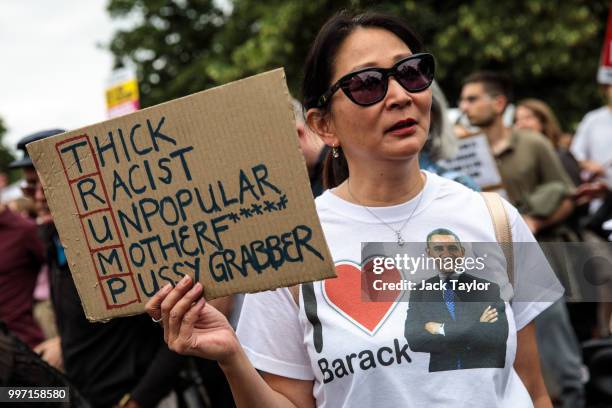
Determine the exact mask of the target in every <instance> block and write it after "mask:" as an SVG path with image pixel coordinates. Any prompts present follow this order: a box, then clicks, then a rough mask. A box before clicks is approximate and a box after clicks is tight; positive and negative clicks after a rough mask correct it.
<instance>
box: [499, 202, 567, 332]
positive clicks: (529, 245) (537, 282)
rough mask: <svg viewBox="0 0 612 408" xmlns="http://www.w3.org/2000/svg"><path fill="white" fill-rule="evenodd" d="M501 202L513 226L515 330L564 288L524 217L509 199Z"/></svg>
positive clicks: (513, 305)
mask: <svg viewBox="0 0 612 408" xmlns="http://www.w3.org/2000/svg"><path fill="white" fill-rule="evenodd" d="M504 203H505V204H506V211H507V212H508V216H509V219H510V223H511V226H512V240H513V246H514V285H513V286H514V296H513V302H512V310H513V311H514V321H515V324H516V330H517V331H518V330H521V329H522V328H523V327H525V326H526V325H527V324H528V323H529V322H531V321H532V320H533V319H534V318H535V317H536V316H537V315H539V314H540V313H542V312H543V311H544V310H546V309H547V308H548V307H550V305H552V304H553V303H554V302H555V301H557V300H558V299H559V298H561V296H563V292H564V289H563V286H562V285H561V283H560V282H559V279H557V276H556V275H555V272H554V271H553V269H552V268H551V266H550V264H549V262H548V260H547V259H546V256H545V255H544V252H542V249H541V248H540V245H539V244H538V243H537V241H536V239H535V237H534V236H533V234H532V233H531V231H530V230H529V227H528V226H527V224H526V223H525V221H524V220H523V218H522V217H521V216H520V214H519V213H518V211H517V210H516V208H514V207H513V206H512V205H510V204H509V203H508V202H504Z"/></svg>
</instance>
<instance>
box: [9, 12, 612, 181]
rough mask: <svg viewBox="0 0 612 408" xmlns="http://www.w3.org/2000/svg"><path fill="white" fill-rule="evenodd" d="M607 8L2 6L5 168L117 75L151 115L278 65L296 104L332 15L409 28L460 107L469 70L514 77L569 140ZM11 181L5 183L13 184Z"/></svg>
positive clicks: (593, 98) (594, 99) (86, 114)
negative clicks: (343, 12) (127, 76)
mask: <svg viewBox="0 0 612 408" xmlns="http://www.w3.org/2000/svg"><path fill="white" fill-rule="evenodd" d="M609 5H610V4H609V1H608V0H588V1H587V0H524V1H495V2H492V1H489V0H471V1H467V0H464V1H426V0H425V1H423V0H422V1H414V0H401V1H381V2H370V1H356V0H353V1H346V0H335V1H325V0H309V1H303V0H282V1H280V0H267V1H261V0H234V1H232V0H218V1H209V0H174V1H169V0H110V1H108V0H107V1H104V0H90V1H86V2H83V1H71V0H56V1H53V2H49V1H44V0H28V1H20V0H3V1H2V13H0V44H1V46H0V49H2V53H3V58H2V60H3V62H2V64H1V66H2V75H1V76H0V81H2V82H1V87H2V92H0V120H1V122H0V145H1V146H2V147H0V167H4V165H5V164H6V163H7V162H9V161H10V160H11V157H10V156H11V154H13V153H14V150H13V149H14V147H15V144H16V142H17V140H18V139H19V138H20V137H22V136H23V135H25V134H27V133H28V132H31V131H33V130H36V129H39V128H44V127H48V126H57V124H58V123H59V124H61V125H62V126H65V127H68V128H76V127H80V126H85V125H88V124H91V123H94V122H98V121H101V120H104V119H105V118H106V107H105V95H104V93H105V90H106V88H107V86H108V78H109V77H110V75H111V71H112V70H113V69H114V68H118V67H121V66H129V67H131V68H132V69H134V70H135V72H136V74H137V79H138V84H139V88H140V106H141V107H147V106H151V105H155V104H158V103H160V102H164V101H167V100H170V99H174V98H177V97H180V96H184V95H188V94H190V93H193V92H197V91H200V90H203V89H206V88H210V87H212V86H215V85H219V84H223V83H226V82H229V81H232V80H235V79H239V78H243V77H246V76H249V75H252V74H256V73H259V72H262V71H264V70H268V69H271V68H275V67H279V66H282V67H284V68H285V70H286V72H287V80H288V83H289V86H290V88H291V91H292V92H293V93H294V94H295V95H299V94H300V92H299V84H300V83H301V77H302V72H301V69H302V63H303V60H304V58H305V54H306V51H307V49H308V46H309V44H310V42H311V41H312V39H313V37H314V35H315V33H316V31H317V29H318V28H319V27H320V26H321V25H322V23H323V22H324V21H325V20H326V19H327V18H328V17H329V16H330V15H331V14H332V13H333V12H334V11H335V10H338V9H341V8H346V7H352V8H355V7H357V8H375V9H379V10H384V11H388V12H392V13H396V14H398V15H401V16H403V17H405V18H406V19H407V20H408V21H410V23H411V24H412V25H413V26H414V28H415V29H416V30H417V32H419V33H420V34H421V35H422V37H423V40H424V43H425V44H426V47H427V48H428V49H429V51H431V52H433V54H434V55H435V56H436V59H437V62H438V67H439V69H438V71H437V78H438V80H439V82H440V85H441V87H442V89H444V91H445V93H446V96H447V98H448V99H449V102H450V105H451V107H452V106H456V101H457V98H458V95H459V92H460V86H461V79H462V78H464V77H465V76H466V75H467V74H469V73H470V72H472V71H474V70H477V69H493V70H497V71H503V72H505V73H507V74H509V76H510V77H511V78H512V81H513V85H514V90H515V99H517V100H518V99H521V98H523V97H529V96H533V95H537V96H538V97H539V98H540V99H542V100H544V101H546V102H547V103H549V104H550V106H551V107H552V108H553V110H554V111H555V112H556V113H557V116H558V117H559V119H560V121H561V127H562V128H563V129H566V130H568V131H570V132H571V131H573V130H574V129H575V127H576V125H577V124H578V122H579V120H580V119H581V118H582V116H583V115H584V113H585V112H587V111H589V110H591V109H594V108H595V107H597V106H600V105H601V103H602V98H601V96H600V95H599V94H598V88H597V86H596V83H595V76H596V72H597V67H598V63H599V57H600V51H601V46H602V43H603V39H604V34H605V28H606V18H607V13H608V7H609ZM15 177H17V176H16V175H14V174H12V175H11V179H13V178H15Z"/></svg>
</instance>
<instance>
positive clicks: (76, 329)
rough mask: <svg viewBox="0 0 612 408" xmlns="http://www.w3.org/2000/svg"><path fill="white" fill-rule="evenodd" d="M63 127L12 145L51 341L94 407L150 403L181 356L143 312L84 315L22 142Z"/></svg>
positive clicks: (173, 375)
mask: <svg viewBox="0 0 612 408" xmlns="http://www.w3.org/2000/svg"><path fill="white" fill-rule="evenodd" d="M63 132H64V131H63V130H61V129H51V130H45V131H41V132H37V133H34V134H32V135H29V136H26V137H24V138H23V139H21V140H20V141H19V144H18V147H19V149H20V150H23V154H24V155H23V158H22V159H20V160H17V161H16V162H14V163H13V167H19V168H22V169H23V171H24V177H25V180H26V183H25V187H26V191H27V192H29V193H30V194H31V195H32V196H33V197H34V199H35V202H36V208H37V211H38V214H39V216H38V221H39V228H40V231H39V232H40V234H41V237H43V243H44V245H45V246H46V249H47V262H48V266H49V272H50V274H51V276H50V280H51V298H52V301H53V307H54V309H55V316H56V320H57V328H58V332H59V337H58V338H55V342H56V343H58V344H61V355H62V358H63V365H64V369H65V373H66V376H67V377H68V378H69V379H70V380H71V381H72V383H73V384H74V385H75V386H76V387H77V388H78V389H79V390H80V391H81V392H82V394H83V395H84V397H85V398H87V399H88V400H89V401H90V402H91V403H92V405H93V406H94V407H109V406H120V407H129V408H138V407H154V406H155V405H156V404H157V403H159V402H160V401H161V400H162V399H163V398H165V397H166V396H167V395H168V394H170V393H171V391H172V389H173V387H174V385H175V383H176V381H177V379H178V375H179V372H180V370H181V369H182V367H183V363H184V358H183V357H181V356H178V355H177V354H175V353H173V352H171V351H170V350H168V348H167V347H166V345H165V344H164V342H163V339H161V338H160V337H159V336H160V329H159V326H158V325H156V324H154V323H153V322H151V320H150V319H149V318H148V317H147V316H146V315H140V316H129V317H122V318H116V319H113V320H111V321H109V322H107V323H90V322H89V321H88V320H87V319H86V317H85V314H84V312H83V308H82V306H81V301H80V298H79V296H78V293H77V290H76V287H75V284H74V281H73V279H72V275H71V273H70V269H69V267H68V262H67V260H66V255H65V254H64V248H63V247H62V244H61V242H60V240H59V235H58V233H57V231H56V229H55V225H54V224H53V218H52V216H51V212H50V210H49V206H48V204H47V200H46V197H45V194H44V191H43V189H42V185H41V183H40V180H39V179H38V175H37V173H36V170H35V169H34V167H33V164H32V160H31V158H30V157H29V155H28V154H27V150H26V148H25V147H26V145H27V144H28V143H31V142H34V141H37V140H41V139H44V138H47V137H50V136H54V135H57V134H59V133H63ZM29 296H30V297H31V296H32V292H30V293H29ZM49 341H50V340H48V342H49ZM43 357H44V354H43Z"/></svg>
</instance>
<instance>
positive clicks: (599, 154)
mask: <svg viewBox="0 0 612 408" xmlns="http://www.w3.org/2000/svg"><path fill="white" fill-rule="evenodd" d="M601 89H602V91H603V94H604V95H605V100H606V104H605V105H604V106H602V107H600V108H598V109H595V110H593V111H591V112H589V113H587V114H586V115H585V116H584V118H583V119H582V121H581V122H580V125H578V129H577V130H576V134H575V135H574V139H573V140H572V146H571V148H570V150H571V152H572V153H573V154H574V156H575V157H576V159H577V160H578V162H579V163H580V166H581V168H582V169H584V170H585V171H586V172H588V173H589V174H590V175H591V176H592V177H602V178H603V179H604V180H605V182H606V184H607V185H608V187H611V186H612V138H611V137H610V134H611V133H612V84H603V85H601Z"/></svg>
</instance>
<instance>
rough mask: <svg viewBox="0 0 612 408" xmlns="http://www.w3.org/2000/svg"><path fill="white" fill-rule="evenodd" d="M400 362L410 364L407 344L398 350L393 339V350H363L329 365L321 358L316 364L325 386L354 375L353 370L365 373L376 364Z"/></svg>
mask: <svg viewBox="0 0 612 408" xmlns="http://www.w3.org/2000/svg"><path fill="white" fill-rule="evenodd" d="M402 360H405V361H406V362H407V363H411V362H412V359H411V358H410V356H409V355H408V343H406V344H404V345H403V346H402V347H401V348H400V342H399V340H398V339H393V348H391V347H387V346H383V347H381V348H379V349H378V350H376V351H372V350H363V351H360V352H358V353H351V354H347V355H346V356H344V358H337V359H334V360H332V362H331V364H330V362H329V360H327V359H326V358H321V359H319V360H318V361H317V364H318V365H319V369H320V370H321V374H323V383H324V384H327V383H329V382H332V381H333V380H335V379H336V378H342V377H345V376H347V375H351V374H355V370H362V371H367V370H369V369H371V368H376V365H377V363H378V364H379V365H381V366H390V365H391V364H402Z"/></svg>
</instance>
